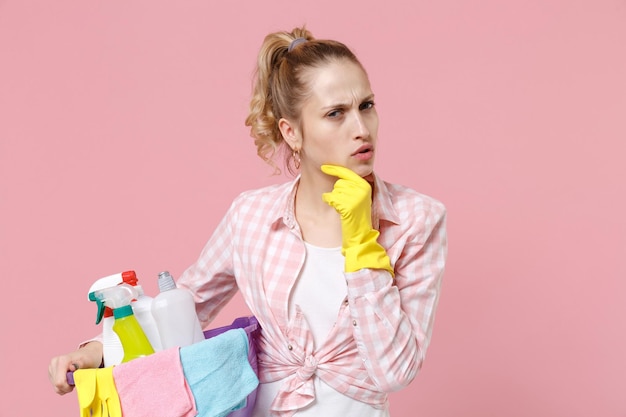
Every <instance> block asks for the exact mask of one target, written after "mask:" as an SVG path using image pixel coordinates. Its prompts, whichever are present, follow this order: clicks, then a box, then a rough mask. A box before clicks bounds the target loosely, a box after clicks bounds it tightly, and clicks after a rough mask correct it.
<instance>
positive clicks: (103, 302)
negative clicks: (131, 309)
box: [89, 284, 139, 324]
mask: <svg viewBox="0 0 626 417" xmlns="http://www.w3.org/2000/svg"><path fill="white" fill-rule="evenodd" d="M137 297H139V292H138V291H137V290H136V289H135V287H133V286H131V285H129V284H120V285H116V286H114V287H110V288H104V289H101V290H96V291H93V292H90V293H89V300H91V301H95V302H96V304H97V305H98V314H97V317H96V324H99V323H100V321H101V320H102V316H103V315H104V308H105V307H109V308H111V309H113V311H114V312H115V309H117V308H120V307H124V306H130V303H131V301H133V300H134V299H136V298H137Z"/></svg>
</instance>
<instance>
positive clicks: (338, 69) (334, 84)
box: [305, 59, 372, 103]
mask: <svg viewBox="0 0 626 417" xmlns="http://www.w3.org/2000/svg"><path fill="white" fill-rule="evenodd" d="M305 80H306V81H305V82H306V83H307V84H308V86H309V91H310V94H309V99H313V100H315V101H318V102H321V103H326V102H329V103H335V102H336V103H345V102H352V101H353V100H355V99H357V100H358V99H360V98H363V97H365V96H368V95H371V94H372V89H371V87H370V82H369V79H368V77H367V74H366V73H365V71H364V70H363V68H361V66H360V65H358V64H356V63H354V62H352V61H350V60H347V59H342V60H334V61H331V62H328V63H326V64H324V65H322V66H319V67H315V68H310V69H309V70H308V71H307V73H306V74H305Z"/></svg>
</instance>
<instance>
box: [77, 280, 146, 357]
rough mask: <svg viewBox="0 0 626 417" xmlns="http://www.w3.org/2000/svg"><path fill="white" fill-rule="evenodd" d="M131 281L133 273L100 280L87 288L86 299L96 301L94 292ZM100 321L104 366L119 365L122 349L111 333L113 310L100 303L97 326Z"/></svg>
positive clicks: (115, 336) (116, 338) (112, 332)
mask: <svg viewBox="0 0 626 417" xmlns="http://www.w3.org/2000/svg"><path fill="white" fill-rule="evenodd" d="M133 280H135V281H136V275H135V271H125V272H120V273H117V274H113V275H109V276H106V277H104V278H100V279H99V280H97V281H96V282H94V283H93V285H92V286H91V288H89V293H88V295H87V297H88V299H89V301H97V300H96V298H95V291H98V290H104V289H105V288H111V287H115V286H117V285H119V284H122V283H123V282H132V281H133ZM100 321H102V356H103V359H104V366H113V365H119V364H120V363H122V359H123V358H124V349H123V348H122V342H120V338H119V337H118V336H117V334H116V333H115V332H114V331H113V322H114V321H115V319H114V318H113V310H112V309H111V308H110V307H106V306H105V305H104V304H102V303H98V314H97V318H96V324H99V323H100Z"/></svg>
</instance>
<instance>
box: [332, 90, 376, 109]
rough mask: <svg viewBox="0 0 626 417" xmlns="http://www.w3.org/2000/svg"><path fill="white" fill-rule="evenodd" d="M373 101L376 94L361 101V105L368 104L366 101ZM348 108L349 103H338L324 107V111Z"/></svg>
mask: <svg viewBox="0 0 626 417" xmlns="http://www.w3.org/2000/svg"><path fill="white" fill-rule="evenodd" d="M373 99H374V93H372V94H369V95H367V96H365V97H364V98H363V99H362V100H361V103H363V102H366V101H371V100H373ZM346 107H350V104H349V103H336V104H332V105H330V106H324V107H322V110H330V109H345V108H346Z"/></svg>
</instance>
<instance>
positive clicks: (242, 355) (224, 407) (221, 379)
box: [180, 329, 259, 417]
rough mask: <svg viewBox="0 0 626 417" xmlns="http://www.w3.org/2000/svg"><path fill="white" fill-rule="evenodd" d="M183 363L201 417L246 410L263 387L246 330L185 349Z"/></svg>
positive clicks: (183, 349)
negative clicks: (248, 399)
mask: <svg viewBox="0 0 626 417" xmlns="http://www.w3.org/2000/svg"><path fill="white" fill-rule="evenodd" d="M180 362H181V364H182V368H183V373H184V374H185V379H186V380H187V384H188V385H189V387H190V389H191V392H192V393H193V396H194V399H195V400H196V409H197V410H198V416H200V417H223V416H226V415H228V414H229V413H230V412H232V411H234V410H238V409H240V408H242V407H244V406H245V405H246V397H247V396H248V394H250V393H251V392H252V391H253V390H254V389H255V388H256V387H257V385H258V384H259V380H258V378H257V376H256V374H255V372H254V370H253V369H252V367H251V366H250V362H248V336H247V334H246V332H245V330H243V329H233V330H229V331H227V332H225V333H222V334H220V335H219V336H215V337H212V338H210V339H206V340H204V341H202V342H199V343H194V344H193V345H189V346H184V347H181V348H180Z"/></svg>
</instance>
